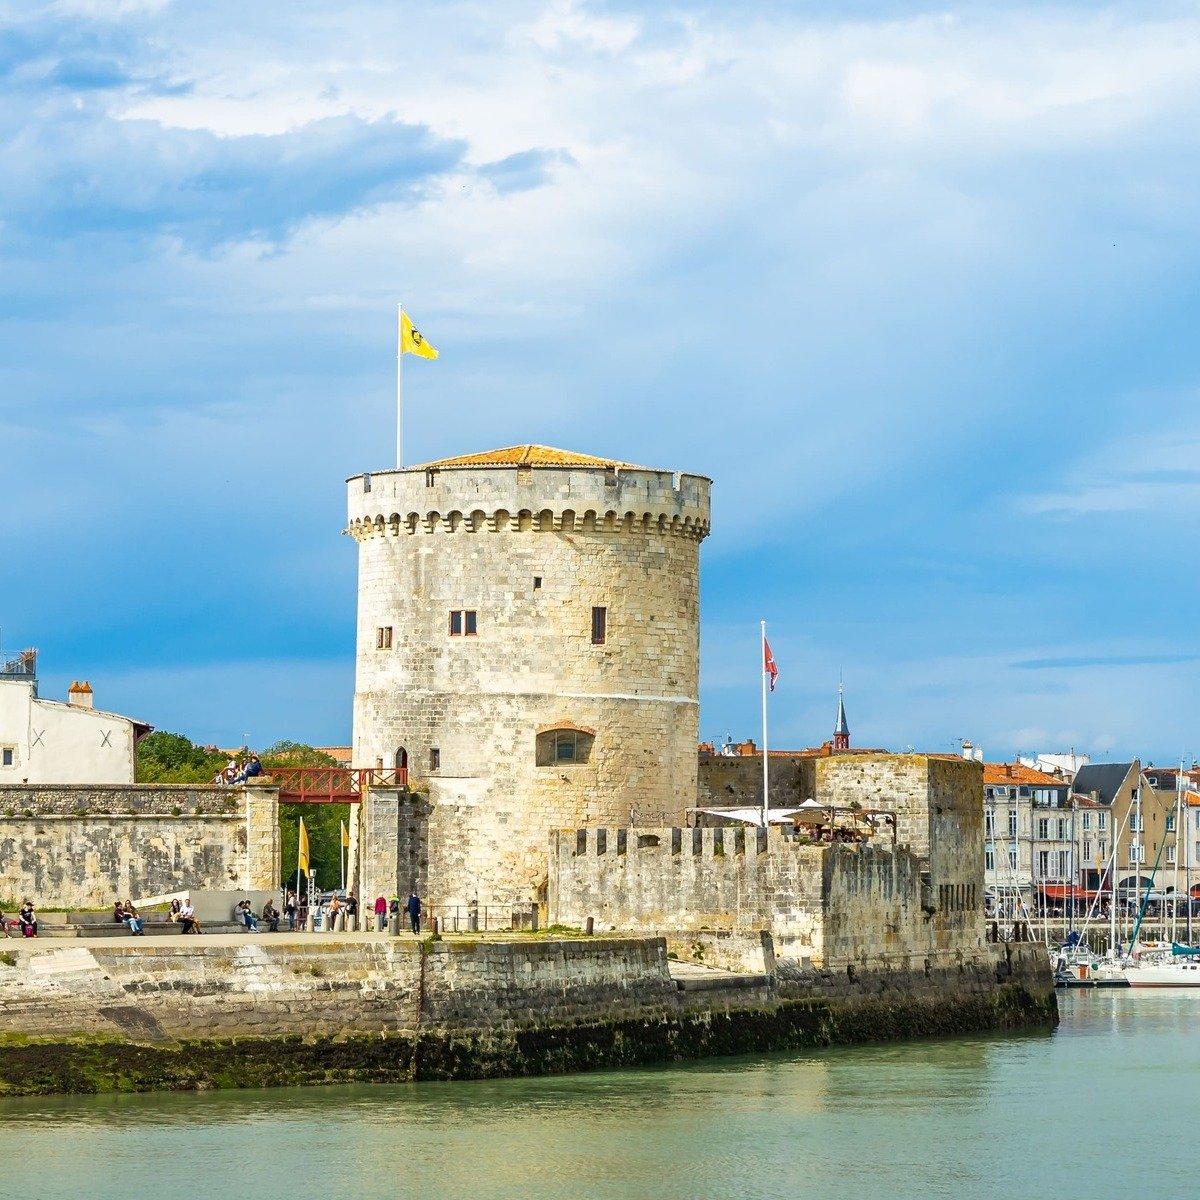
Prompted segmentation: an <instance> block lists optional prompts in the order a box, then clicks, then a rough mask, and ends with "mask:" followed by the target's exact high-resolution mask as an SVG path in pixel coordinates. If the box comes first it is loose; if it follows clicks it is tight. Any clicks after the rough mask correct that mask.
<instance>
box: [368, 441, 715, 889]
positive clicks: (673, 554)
mask: <svg viewBox="0 0 1200 1200" xmlns="http://www.w3.org/2000/svg"><path fill="white" fill-rule="evenodd" d="M710 486H711V483H710V481H709V480H708V479H706V478H704V477H702V476H699V475H681V474H678V473H672V472H670V471H654V470H648V469H646V468H643V467H635V466H630V465H629V464H626V463H618V462H612V461H609V460H606V459H600V458H593V457H590V456H588V455H583V454H570V453H567V452H565V451H561V450H554V449H551V448H549V447H545V446H514V447H511V448H509V449H504V450H496V451H492V452H489V453H486V454H474V455H467V456H464V457H461V458H448V459H443V460H441V461H439V462H432V463H426V464H424V465H423V466H418V467H406V468H404V469H403V470H398V471H387V472H381V473H379V474H372V475H360V476H356V477H354V478H352V479H350V480H349V481H348V487H349V528H348V530H347V532H349V533H350V534H351V535H352V536H353V537H354V539H355V540H356V541H357V542H358V546H359V582H358V649H357V667H356V683H355V696H354V752H353V753H354V764H355V765H356V766H374V765H376V764H379V763H382V764H383V765H385V766H386V767H389V768H390V767H393V766H395V767H399V768H406V769H407V771H408V779H409V783H410V785H411V787H412V788H413V789H414V790H415V791H417V792H419V793H421V797H422V798H421V799H420V800H414V799H412V798H411V797H406V796H400V797H399V808H398V815H397V817H396V822H397V843H398V866H397V877H396V886H398V887H399V888H400V889H402V890H403V889H406V888H408V887H410V886H417V887H418V888H420V889H421V890H422V893H423V894H424V895H425V896H426V898H427V899H428V900H429V901H431V902H432V903H434V904H466V903H469V902H470V901H472V900H474V899H477V900H478V902H479V903H480V904H509V903H513V904H526V903H528V902H529V901H531V900H537V899H540V898H541V897H542V895H543V894H544V888H545V878H546V867H547V849H548V844H549V834H550V831H551V830H553V829H560V828H574V827H581V826H586V825H592V826H595V825H603V826H624V825H628V824H629V823H630V818H631V814H632V815H633V816H634V818H635V819H637V820H641V821H643V822H645V821H651V820H652V821H653V822H654V823H655V824H672V823H681V822H682V820H683V817H684V810H685V809H686V808H687V807H688V806H690V805H693V804H695V802H696V801H695V796H696V768H697V755H696V744H697V740H698V734H699V720H698V712H699V649H700V623H699V617H700V613H699V601H700V579H699V551H700V542H701V541H702V540H703V538H704V537H705V536H706V535H707V534H708V530H709V490H710ZM390 819H391V818H390V817H389V818H388V820H389V821H390ZM376 858H377V860H378V855H376Z"/></svg>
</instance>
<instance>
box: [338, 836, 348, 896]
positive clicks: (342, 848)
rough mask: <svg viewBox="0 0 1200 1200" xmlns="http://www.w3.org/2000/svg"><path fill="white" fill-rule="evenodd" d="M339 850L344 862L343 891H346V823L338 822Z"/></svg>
mask: <svg viewBox="0 0 1200 1200" xmlns="http://www.w3.org/2000/svg"><path fill="white" fill-rule="evenodd" d="M338 850H340V851H341V861H342V891H343V892H344V891H345V890H346V822H345V821H339V822H338Z"/></svg>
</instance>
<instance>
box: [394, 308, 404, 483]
mask: <svg viewBox="0 0 1200 1200" xmlns="http://www.w3.org/2000/svg"><path fill="white" fill-rule="evenodd" d="M403 364H404V305H403V304H397V305H396V470H397V471H399V470H400V469H401V467H403V466H404V366H403Z"/></svg>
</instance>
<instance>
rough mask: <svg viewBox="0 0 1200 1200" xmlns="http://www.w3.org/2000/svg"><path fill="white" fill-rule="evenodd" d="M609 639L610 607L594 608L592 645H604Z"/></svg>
mask: <svg viewBox="0 0 1200 1200" xmlns="http://www.w3.org/2000/svg"><path fill="white" fill-rule="evenodd" d="M607 640H608V609H607V608H593V609H592V645H593V646H603V645H604V643H605V642H606V641H607Z"/></svg>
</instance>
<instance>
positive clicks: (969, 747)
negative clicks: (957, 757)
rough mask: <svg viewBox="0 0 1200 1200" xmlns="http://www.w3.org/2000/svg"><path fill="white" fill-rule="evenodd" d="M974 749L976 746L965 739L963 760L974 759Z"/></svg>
mask: <svg viewBox="0 0 1200 1200" xmlns="http://www.w3.org/2000/svg"><path fill="white" fill-rule="evenodd" d="M973 749H974V746H972V745H971V743H970V741H969V740H968V739H967V738H963V744H962V756H963V758H966V759H970V758H973V757H974V755H973V754H972V753H971V751H972V750H973Z"/></svg>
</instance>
